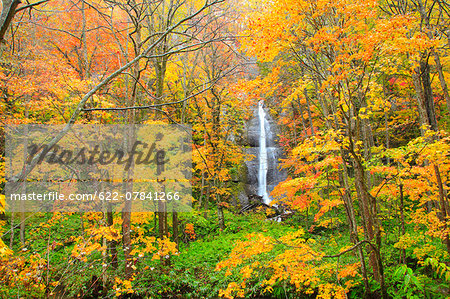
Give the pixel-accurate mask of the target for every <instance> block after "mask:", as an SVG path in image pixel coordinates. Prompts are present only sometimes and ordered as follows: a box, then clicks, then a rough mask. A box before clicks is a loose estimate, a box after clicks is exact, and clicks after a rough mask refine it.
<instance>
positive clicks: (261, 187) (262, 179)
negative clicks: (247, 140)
mask: <svg viewBox="0 0 450 299" xmlns="http://www.w3.org/2000/svg"><path fill="white" fill-rule="evenodd" d="M258 117H259V157H258V158H259V159H258V160H259V172H258V195H259V196H262V198H263V201H264V203H265V204H269V203H270V201H271V200H270V198H269V194H267V169H268V168H269V164H268V162H267V147H266V112H265V111H264V107H263V102H262V101H259V103H258ZM267 129H268V130H267V131H269V130H270V128H267Z"/></svg>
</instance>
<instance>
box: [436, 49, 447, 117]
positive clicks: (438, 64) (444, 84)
mask: <svg viewBox="0 0 450 299" xmlns="http://www.w3.org/2000/svg"><path fill="white" fill-rule="evenodd" d="M432 53H433V56H434V62H435V63H436V69H437V71H438V74H439V82H440V83H441V87H442V93H443V95H444V99H445V103H446V104H447V112H448V113H450V96H449V94H448V87H447V82H445V77H444V72H443V70H442V64H441V59H440V58H439V54H438V53H437V51H436V50H433V52H432Z"/></svg>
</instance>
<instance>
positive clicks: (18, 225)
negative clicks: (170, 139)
mask: <svg viewBox="0 0 450 299" xmlns="http://www.w3.org/2000/svg"><path fill="white" fill-rule="evenodd" d="M449 11H450V7H449V6H448V4H447V3H446V2H445V1H441V0H432V1H424V0H407V1H405V0H390V1H384V0H352V1H350V0H339V1H330V0H313V1H309V0H308V1H306V0H274V1H270V2H267V1H258V0H252V1H237V0H236V1H234V0H233V1H221V0H213V1H197V0H195V1H178V0H173V1H172V0H171V1H168V0H157V1H139V0H131V1H122V0H95V1H85V0H80V1H77V0H70V1H60V0H51V1H47V0H43V1H36V2H33V3H28V2H27V3H26V4H25V3H22V4H20V3H19V1H8V0H5V1H3V9H2V13H1V15H0V40H1V45H0V52H1V53H0V58H1V63H0V93H1V95H2V96H1V101H0V103H1V104H0V112H1V117H0V121H1V124H2V129H1V131H0V136H1V137H2V139H4V130H3V127H4V126H5V125H8V124H29V123H39V124H65V125H66V126H65V127H64V129H63V130H62V131H61V134H60V135H58V137H56V138H54V139H53V140H52V141H51V144H57V143H58V142H59V140H60V139H61V138H62V136H63V135H64V134H65V133H66V132H67V130H68V129H69V128H70V127H71V126H72V125H73V124H74V123H83V124H169V123H176V124H179V125H190V126H192V139H193V140H192V162H193V165H192V174H193V176H192V180H191V183H192V190H193V192H192V201H193V203H192V208H193V211H192V213H177V212H176V211H171V210H168V209H167V208H166V206H165V205H164V204H163V203H162V202H161V201H160V202H159V205H158V208H159V209H158V211H157V212H145V213H144V212H130V211H131V208H130V205H131V202H130V201H128V202H127V203H126V206H125V207H124V210H123V211H122V212H112V211H111V210H107V209H105V211H103V212H79V213H47V214H46V213H23V212H14V211H8V209H7V206H6V200H5V196H4V195H0V235H1V236H2V238H0V277H1V278H0V281H1V285H0V294H1V295H2V296H3V295H4V294H5V296H17V294H19V295H20V296H31V297H44V296H53V295H56V296H80V297H89V296H91V297H107V296H116V297H121V298H125V297H132V296H136V297H155V298H165V297H188V296H190V297H193V298H200V297H208V298H215V297H219V296H220V297H224V298H235V297H238V298H239V297H249V298H252V297H260V296H265V297H268V298H279V297H294V298H297V297H302V296H304V297H311V296H315V297H317V298H348V297H358V298H363V297H366V298H371V296H372V297H377V298H389V297H394V298H404V297H406V298H417V297H427V296H428V297H433V298H434V297H436V298H441V297H442V298H444V297H445V295H446V294H444V293H445V292H447V293H448V285H446V282H448V281H449V277H450V270H449V269H450V268H449V257H450V256H449V255H450V237H449V234H450V223H449V221H450V208H449V203H448V184H449V183H448V182H449V179H450V178H449V175H450V162H449V161H450V160H449V152H450V148H449V141H450V139H449V138H450V137H449V135H448V130H449V128H450V126H449V124H450V118H449V111H450V97H449V92H448V86H447V81H448V78H449V76H450V74H449V73H448V71H449V69H448V67H449V64H448V63H449V57H448V49H449V47H450V35H449V31H448V25H449V20H450V14H449ZM261 100H262V101H264V106H265V107H266V110H267V112H268V114H270V115H271V117H272V118H273V119H275V120H276V121H277V123H278V124H277V132H279V133H280V134H279V136H278V137H279V138H278V139H279V142H278V143H279V145H280V147H281V149H282V151H283V153H284V156H283V159H281V167H283V168H284V169H285V171H286V172H287V173H288V177H287V179H286V180H284V181H282V182H280V183H279V184H278V185H277V186H276V187H275V188H274V190H273V192H272V194H271V197H272V198H273V199H274V201H273V202H272V204H274V205H275V206H273V207H272V209H266V210H265V209H255V210H254V211H253V212H248V213H243V212H242V210H241V208H242V206H241V205H240V204H241V203H240V202H238V199H240V198H239V197H240V196H242V194H243V188H242V184H243V183H245V182H242V180H245V178H243V177H245V175H242V173H243V172H245V161H249V160H251V159H252V157H250V156H249V155H246V154H245V152H246V148H245V147H246V146H247V145H248V144H246V143H245V141H242V140H243V139H245V138H243V137H242V136H244V135H245V131H246V130H248V123H249V122H248V121H249V120H250V119H251V118H252V117H254V115H253V114H254V109H255V107H256V106H257V104H258V102H259V101H261ZM125 143H126V145H124V146H126V147H127V148H128V149H129V150H130V149H131V147H132V140H131V139H130V140H126V142H125V141H124V144H125ZM0 149H1V151H0V158H1V160H0V187H1V188H2V189H3V188H4V185H5V175H6V174H5V170H4V168H5V158H4V157H5V152H4V151H5V148H4V146H2V147H0ZM254 158H255V157H253V159H254ZM33 163H34V164H33ZM35 163H36V161H32V163H31V164H30V165H29V166H27V167H28V168H27V167H25V168H24V170H23V171H22V173H20V174H18V176H17V177H15V178H13V179H17V180H20V178H24V177H26V173H27V171H30V169H31V168H32V167H34V166H35ZM133 170H134V169H133V167H131V169H129V170H128V172H127V173H125V174H124V176H126V178H124V179H125V181H127V182H126V183H125V184H124V188H125V189H124V190H132V188H133V185H132V184H133V183H132V182H130V181H129V180H127V179H128V178H130V177H132V174H133ZM160 171H162V170H161V169H160ZM159 174H160V173H159ZM212 214H215V216H211V215H212ZM274 214H276V215H275V216H277V217H275V218H273V217H274ZM280 214H281V215H280ZM266 218H270V219H272V220H273V219H281V218H283V219H284V220H283V221H281V222H280V223H278V222H275V221H267V220H266ZM17 232H18V233H17ZM8 243H9V244H8ZM414 296H416V297H414Z"/></svg>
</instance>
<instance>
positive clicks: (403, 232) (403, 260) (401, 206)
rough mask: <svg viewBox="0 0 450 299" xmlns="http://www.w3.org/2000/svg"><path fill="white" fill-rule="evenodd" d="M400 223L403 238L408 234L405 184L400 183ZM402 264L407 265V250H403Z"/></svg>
mask: <svg viewBox="0 0 450 299" xmlns="http://www.w3.org/2000/svg"><path fill="white" fill-rule="evenodd" d="M399 188H400V223H401V229H402V234H401V235H402V236H403V235H404V234H405V233H406V229H405V213H404V211H405V209H404V204H403V184H402V183H400V186H399ZM402 262H403V264H405V265H406V252H405V249H402Z"/></svg>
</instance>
